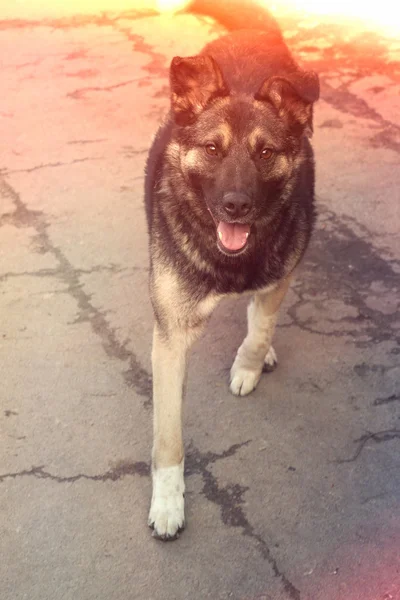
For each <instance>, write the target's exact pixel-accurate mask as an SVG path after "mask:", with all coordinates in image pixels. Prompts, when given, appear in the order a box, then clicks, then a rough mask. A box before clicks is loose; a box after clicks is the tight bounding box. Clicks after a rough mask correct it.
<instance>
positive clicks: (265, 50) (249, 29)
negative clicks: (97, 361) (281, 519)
mask: <svg viewBox="0 0 400 600" xmlns="http://www.w3.org/2000/svg"><path fill="white" fill-rule="evenodd" d="M186 10H189V11H191V12H192V13H200V14H205V15H209V16H212V17H214V18H216V19H217V20H218V21H219V22H220V23H222V24H224V25H225V26H227V28H228V30H230V32H229V33H228V34H227V35H224V36H222V37H220V38H218V39H217V40H215V41H213V42H211V43H209V44H207V45H206V46H205V48H204V49H203V50H202V51H201V52H200V54H198V55H197V56H191V57H187V58H181V57H175V58H174V59H173V60H172V63H171V66H170V88H171V108H170V112H169V114H168V116H167V118H166V121H165V123H164V124H163V125H162V126H161V128H160V129H159V131H158V133H157V134H156V136H155V139H154V142H153V145H152V147H151V149H150V151H149V155H148V159H147V165H146V178H145V208H146V216H147V223H148V231H149V251H150V283H149V289H150V297H151V302H152V306H153V310H154V317H155V326H154V334H153V348H152V370H153V404H154V406H153V409H154V444H153V452H152V481H153V494H152V500H151V508H150V513H149V520H148V523H149V525H150V527H152V528H153V535H154V536H155V537H157V538H159V539H161V540H165V541H167V540H173V539H175V538H176V537H178V535H179V533H180V531H181V530H182V529H183V527H184V525H185V517H184V489H185V487H184V449H183V442H182V413H181V409H182V396H183V387H184V379H185V371H186V355H187V352H188V349H189V348H190V346H191V344H192V343H193V342H194V341H195V340H196V339H197V338H198V337H199V336H200V334H201V332H202V330H203V327H204V325H205V323H206V321H207V319H208V317H209V316H210V314H211V312H212V310H213V309H214V308H215V306H216V305H217V303H218V302H219V300H221V298H223V297H226V296H234V295H237V294H242V293H252V294H253V295H254V296H253V298H252V300H251V302H250V304H249V307H248V333H247V335H246V337H245V339H244V341H243V343H242V345H241V346H240V348H239V350H238V351H237V354H236V358H235V360H234V362H233V366H232V368H231V371H230V390H231V392H232V393H233V394H234V395H236V396H245V395H246V394H249V393H250V392H251V391H252V390H254V389H255V387H256V386H257V383H258V381H259V379H260V376H261V373H262V371H263V370H265V369H266V368H267V369H272V368H273V367H274V366H275V364H276V361H277V358H276V355H275V352H274V349H273V347H272V345H271V340H272V336H273V333H274V329H275V324H276V321H277V315H278V309H279V306H280V304H281V302H282V300H283V298H284V296H285V294H286V291H287V289H288V287H289V284H290V279H291V276H292V273H293V271H294V269H295V268H296V266H297V265H298V263H299V261H300V260H301V258H302V256H303V254H304V251H305V250H306V248H307V245H308V243H309V240H310V236H311V233H312V229H313V225H314V221H315V207H314V157H313V150H312V147H311V144H310V141H309V138H310V137H311V134H312V130H313V124H312V121H313V105H314V102H315V101H316V100H317V99H318V97H319V81H318V76H317V74H316V73H314V72H310V71H304V70H302V69H301V68H299V66H298V65H297V64H296V63H295V61H294V59H293V58H292V56H291V54H290V52H289V50H288V48H287V46H286V44H285V42H284V40H283V37H282V34H281V32H280V29H279V27H278V25H277V23H276V21H275V20H274V19H273V18H272V16H271V15H270V14H269V13H268V12H267V11H266V10H265V9H263V8H262V7H260V6H258V5H257V4H255V3H254V2H249V1H247V2H246V1H240V0H239V1H238V0H234V1H230V2H225V3H223V2H222V1H219V0H195V1H193V2H192V3H191V5H190V6H189V8H188V9H186ZM244 25H245V26H246V29H242V27H243V26H244Z"/></svg>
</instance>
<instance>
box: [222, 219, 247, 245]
mask: <svg viewBox="0 0 400 600" xmlns="http://www.w3.org/2000/svg"><path fill="white" fill-rule="evenodd" d="M249 233H250V225H242V224H241V223H224V221H220V222H219V224H218V237H219V239H220V240H221V243H222V245H223V246H224V247H225V248H226V249H227V250H240V249H241V248H243V246H245V245H246V242H247V238H248V235H249Z"/></svg>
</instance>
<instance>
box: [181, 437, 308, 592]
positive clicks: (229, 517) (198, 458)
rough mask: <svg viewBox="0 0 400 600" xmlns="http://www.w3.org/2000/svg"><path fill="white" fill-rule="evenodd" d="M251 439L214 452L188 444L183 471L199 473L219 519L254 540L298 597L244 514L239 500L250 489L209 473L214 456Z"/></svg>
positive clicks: (225, 454) (224, 454) (285, 586)
mask: <svg viewBox="0 0 400 600" xmlns="http://www.w3.org/2000/svg"><path fill="white" fill-rule="evenodd" d="M250 442H251V440H247V441H246V442H242V443H240V444H234V445H233V446H231V447H230V448H228V450H226V451H225V452H222V453H221V454H216V453H213V452H206V453H201V452H200V451H199V450H197V449H196V448H194V447H193V446H190V449H189V452H188V455H187V458H186V459H185V472H187V475H189V476H190V475H192V474H195V473H197V474H199V475H201V477H202V479H203V490H202V493H203V495H204V496H205V497H206V498H207V500H208V501H210V502H212V503H214V504H216V505H217V506H219V508H220V510H221V519H222V522H223V523H224V524H225V525H227V526H229V527H240V528H241V529H242V534H243V535H244V536H246V537H249V538H251V539H252V540H254V541H255V542H256V544H257V549H258V551H259V552H260V554H261V556H262V557H263V559H264V560H265V561H267V562H268V564H269V565H270V567H271V569H272V571H273V574H274V576H275V577H276V578H277V579H279V580H280V581H281V583H282V586H283V589H284V590H285V592H286V593H287V595H288V597H289V598H291V599H292V600H300V591H299V590H298V589H297V588H296V587H295V586H294V585H293V583H291V581H289V579H288V578H287V576H286V575H285V574H284V573H283V572H282V570H281V569H280V568H279V566H278V563H277V560H276V559H275V558H274V556H273V555H272V552H271V550H270V548H269V547H268V544H267V543H266V541H265V540H264V539H263V538H262V537H261V535H259V534H258V533H257V532H256V530H255V528H254V527H253V525H251V523H250V522H249V520H248V518H247V517H246V515H245V512H244V510H243V508H242V507H241V504H243V503H244V500H243V494H244V493H245V492H246V491H247V490H248V489H249V488H248V487H244V486H242V485H239V484H238V483H233V484H228V485H226V486H224V487H220V486H219V485H218V480H217V478H216V477H215V476H214V475H213V474H212V472H211V471H210V469H209V466H210V465H212V464H213V463H215V462H216V461H217V460H220V459H222V458H227V457H229V456H233V455H234V454H235V453H236V451H237V450H239V449H240V448H242V447H244V446H247V445H248V444H249V443H250Z"/></svg>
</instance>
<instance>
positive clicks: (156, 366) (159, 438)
mask: <svg viewBox="0 0 400 600" xmlns="http://www.w3.org/2000/svg"><path fill="white" fill-rule="evenodd" d="M152 291H153V303H154V305H155V306H157V310H158V312H159V313H161V314H162V319H161V320H160V323H157V324H156V325H155V327H154V334H153V351H152V363H153V401H154V446H153V468H155V469H157V468H164V467H170V466H174V465H177V464H179V463H180V462H181V460H182V459H183V445H182V395H183V383H184V378H185V371H186V356H187V352H188V350H189V348H190V347H191V345H192V344H193V342H194V341H195V340H196V339H197V338H198V337H199V336H200V334H201V333H202V331H203V327H204V324H205V322H206V320H207V318H208V317H209V315H210V314H211V312H212V310H213V309H214V307H215V306H216V304H217V303H218V301H219V299H220V297H219V296H218V295H216V294H210V295H209V296H207V297H206V298H204V299H203V300H202V301H200V302H196V301H195V300H194V299H193V298H191V297H189V296H188V295H187V293H186V292H185V289H184V286H183V285H182V282H181V281H180V280H179V277H178V276H177V275H176V273H175V272H174V271H173V270H172V269H168V268H165V266H164V268H162V269H161V268H160V265H158V266H156V273H155V280H154V283H153V286H152Z"/></svg>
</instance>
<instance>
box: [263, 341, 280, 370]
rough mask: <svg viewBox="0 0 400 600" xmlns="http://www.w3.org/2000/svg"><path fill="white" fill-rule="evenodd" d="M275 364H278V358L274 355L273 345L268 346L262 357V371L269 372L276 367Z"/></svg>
mask: <svg viewBox="0 0 400 600" xmlns="http://www.w3.org/2000/svg"><path fill="white" fill-rule="evenodd" d="M277 364H278V358H277V356H276V352H275V350H274V349H273V347H272V346H270V348H269V350H268V352H267V354H266V356H265V358H264V366H263V371H264V373H270V372H271V371H273V370H274V369H275V368H276V365H277Z"/></svg>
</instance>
